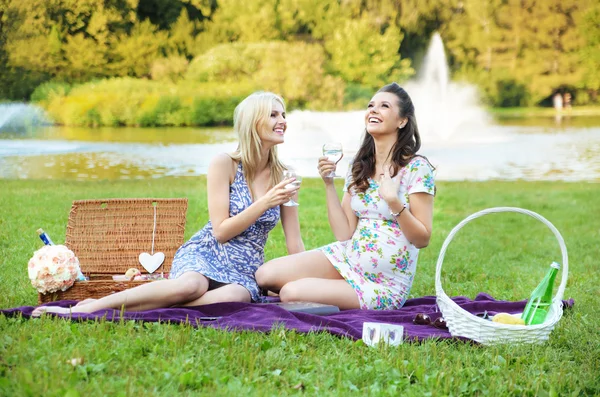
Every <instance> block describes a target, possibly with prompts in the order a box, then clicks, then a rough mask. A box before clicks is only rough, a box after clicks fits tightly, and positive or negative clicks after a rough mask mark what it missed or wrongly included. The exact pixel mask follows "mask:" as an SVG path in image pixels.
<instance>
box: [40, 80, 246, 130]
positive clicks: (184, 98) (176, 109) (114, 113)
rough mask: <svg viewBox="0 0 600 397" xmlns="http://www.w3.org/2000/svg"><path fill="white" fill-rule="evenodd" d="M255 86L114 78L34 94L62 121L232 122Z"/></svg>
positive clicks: (116, 123) (50, 87) (78, 123)
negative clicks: (243, 99) (234, 112)
mask: <svg viewBox="0 0 600 397" xmlns="http://www.w3.org/2000/svg"><path fill="white" fill-rule="evenodd" d="M252 91H254V89H253V88H252V86H250V85H244V84H219V83H207V82H205V83H193V82H189V81H182V82H181V83H179V84H175V83H171V82H166V81H151V80H139V79H133V78H114V79H104V80H98V81H94V82H90V83H86V84H80V85H75V86H72V87H70V86H68V85H65V84H59V83H47V84H45V85H42V86H40V88H39V89H38V90H36V92H35V93H34V98H36V99H37V100H39V101H40V102H39V103H40V104H41V105H43V106H44V107H45V108H46V109H47V111H48V114H49V116H50V117H51V118H52V119H53V120H54V121H55V122H56V123H57V124H62V125H70V126H87V127H97V126H143V127H150V126H190V125H223V124H232V122H233V120H232V115H233V109H234V108H235V106H236V105H237V104H238V103H239V101H241V99H242V98H244V97H246V96H247V95H249V94H250V93H251V92H252Z"/></svg>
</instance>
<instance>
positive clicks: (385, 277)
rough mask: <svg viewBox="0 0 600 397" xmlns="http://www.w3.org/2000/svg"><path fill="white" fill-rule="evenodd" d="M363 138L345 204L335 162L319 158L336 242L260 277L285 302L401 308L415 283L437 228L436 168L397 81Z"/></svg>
mask: <svg viewBox="0 0 600 397" xmlns="http://www.w3.org/2000/svg"><path fill="white" fill-rule="evenodd" d="M365 130H366V133H365V137H364V139H363V142H362V144H361V147H360V148H359V150H358V152H357V153H356V156H355V157H354V161H353V163H352V166H351V167H350V169H349V171H348V174H347V176H346V184H345V187H344V196H343V198H342V202H341V203H340V201H339V199H338V196H337V192H336V191H335V186H334V185H333V179H332V178H330V177H328V175H330V174H331V172H332V171H333V170H335V164H334V163H333V162H332V161H329V160H327V157H321V158H320V159H319V164H318V168H319V173H320V174H321V177H322V178H323V181H324V182H325V189H326V192H327V193H326V194H327V212H328V216H329V224H330V226H331V230H332V231H333V234H334V235H335V237H336V239H337V240H338V241H336V242H334V243H332V244H329V245H326V246H324V247H321V248H319V249H316V250H313V251H308V252H303V253H300V254H297V255H291V256H288V257H283V258H278V259H275V260H273V261H270V262H269V263H266V264H265V265H264V266H262V267H261V268H260V270H259V271H258V272H257V273H256V279H257V280H258V282H259V284H260V285H261V286H262V287H264V288H268V289H269V290H272V291H279V295H280V297H281V300H282V301H284V302H286V301H311V302H320V303H327V304H333V305H336V306H339V307H340V308H341V309H358V308H361V309H383V310H388V309H397V308H400V307H402V305H404V302H405V301H406V298H407V296H408V294H409V291H410V288H411V286H412V282H413V279H414V275H415V271H416V267H417V257H418V255H419V248H423V247H426V246H427V245H428V244H429V238H430V237H431V228H432V224H433V197H434V194H435V184H434V178H433V167H432V166H431V164H429V161H427V159H426V158H424V157H422V156H420V155H418V154H417V152H418V150H419V148H420V146H421V139H420V136H419V130H418V128H417V120H416V118H415V108H414V106H413V103H412V100H411V99H410V97H409V95H408V94H407V93H406V91H405V90H404V89H402V88H401V87H400V86H399V85H398V84H396V83H392V84H388V85H386V86H384V87H382V88H381V89H380V90H379V91H377V93H376V94H375V95H374V96H373V98H372V99H371V101H370V102H369V104H368V106H367V111H366V112H365Z"/></svg>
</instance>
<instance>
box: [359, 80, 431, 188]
mask: <svg viewBox="0 0 600 397" xmlns="http://www.w3.org/2000/svg"><path fill="white" fill-rule="evenodd" d="M379 92H389V93H391V94H394V95H396V97H397V98H398V107H399V108H400V117H406V118H407V119H408V121H407V123H406V125H405V126H404V127H403V128H398V131H397V136H396V143H394V146H392V149H391V151H390V157H391V161H392V163H391V165H392V173H391V176H392V177H394V176H396V175H397V174H398V171H399V170H400V169H401V168H402V167H404V166H406V164H408V163H409V162H410V160H411V159H412V158H413V157H414V156H415V155H416V154H417V152H418V151H419V149H420V148H421V136H420V135H419V128H418V127H417V119H416V118H415V107H414V105H413V103H412V100H411V99H410V97H409V96H408V94H407V93H406V91H405V90H404V88H402V87H400V86H399V85H398V84H396V83H391V84H388V85H386V86H383V87H382V88H381V89H380V90H379V91H377V93H379ZM374 174H375V140H374V139H373V137H372V136H371V134H369V133H368V132H367V130H366V128H365V136H364V138H363V141H362V143H361V145H360V149H358V152H357V153H356V156H355V157H354V162H353V163H352V183H351V184H350V185H349V186H348V192H350V189H352V188H354V189H356V190H357V191H359V192H363V193H364V192H365V191H366V190H367V188H368V187H369V178H370V177H372V176H373V175H374Z"/></svg>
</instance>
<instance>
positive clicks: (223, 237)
mask: <svg viewBox="0 0 600 397" xmlns="http://www.w3.org/2000/svg"><path fill="white" fill-rule="evenodd" d="M235 164H236V163H235V161H234V160H233V159H232V158H231V157H229V155H227V154H226V153H222V154H219V155H217V156H216V157H215V158H214V159H213V160H212V161H211V162H210V165H209V167H208V176H207V188H208V215H209V217H210V221H211V223H212V226H213V236H214V237H215V239H216V240H217V241H218V242H219V243H221V244H223V243H226V242H227V241H229V240H231V239H232V238H234V237H235V236H237V235H239V234H241V233H242V232H243V231H244V230H246V229H248V228H249V227H250V226H251V225H252V224H253V223H254V222H256V220H257V219H258V218H259V217H260V216H261V215H262V214H263V213H264V212H265V211H266V210H268V209H269V208H272V207H274V206H276V205H280V204H283V203H284V202H286V201H287V200H289V197H290V195H291V194H293V193H295V192H296V190H292V189H289V190H288V189H285V187H284V186H285V184H287V183H289V182H290V180H289V179H286V180H283V181H282V182H281V183H279V184H278V185H276V186H275V187H273V188H272V189H271V190H269V191H268V192H267V193H266V194H265V195H264V196H262V197H261V198H259V199H258V200H256V201H254V203H252V205H250V206H249V207H248V208H246V209H245V210H243V211H242V212H240V213H239V214H237V215H236V216H233V217H230V216H229V186H230V184H231V182H232V180H233V177H232V175H233V176H234V175H235Z"/></svg>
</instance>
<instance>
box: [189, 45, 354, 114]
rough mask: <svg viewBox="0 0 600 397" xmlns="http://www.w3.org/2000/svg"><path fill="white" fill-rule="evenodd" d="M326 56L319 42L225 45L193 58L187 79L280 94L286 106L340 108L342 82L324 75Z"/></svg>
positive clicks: (341, 103) (341, 102)
mask: <svg viewBox="0 0 600 397" xmlns="http://www.w3.org/2000/svg"><path fill="white" fill-rule="evenodd" d="M271 54H285V56H272V55H271ZM325 58H326V57H325V52H324V51H323V48H322V47H321V46H320V45H318V44H307V43H304V42H293V43H288V42H282V41H270V42H260V43H226V44H221V45H218V46H216V47H214V48H212V49H211V50H209V51H207V52H206V53H204V54H202V55H200V56H198V57H196V58H194V60H193V61H192V62H191V64H190V67H189V69H188V72H187V74H186V79H187V80H189V81H193V82H200V83H218V82H221V83H223V82H225V83H227V84H243V85H246V86H251V87H254V89H253V90H256V89H261V90H266V91H272V92H275V93H278V94H280V95H282V96H283V98H284V99H285V101H286V102H287V104H288V106H289V107H290V108H305V107H307V108H311V109H340V108H342V105H343V90H344V82H343V81H342V80H341V79H339V78H335V77H331V76H328V75H326V74H325V70H324V64H325ZM324 86H327V89H324ZM236 96H239V93H237V94H236Z"/></svg>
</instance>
